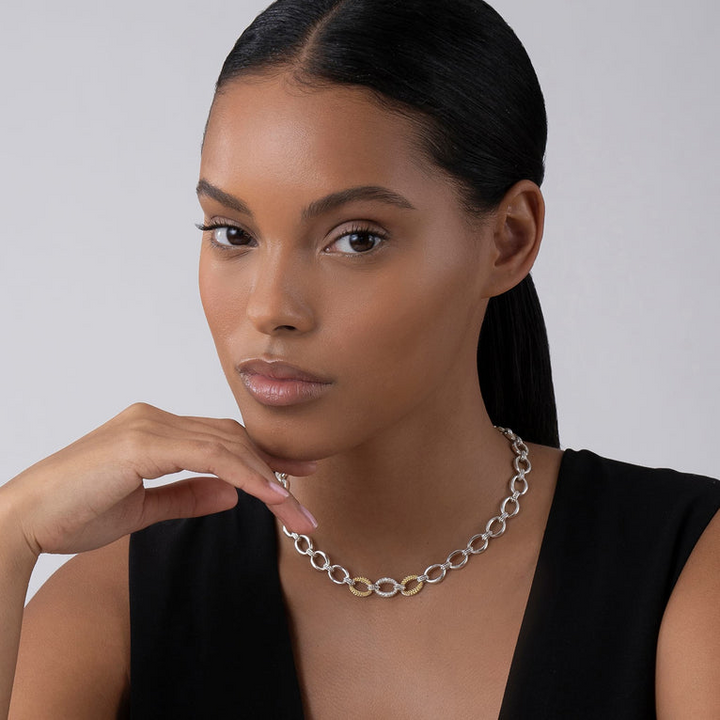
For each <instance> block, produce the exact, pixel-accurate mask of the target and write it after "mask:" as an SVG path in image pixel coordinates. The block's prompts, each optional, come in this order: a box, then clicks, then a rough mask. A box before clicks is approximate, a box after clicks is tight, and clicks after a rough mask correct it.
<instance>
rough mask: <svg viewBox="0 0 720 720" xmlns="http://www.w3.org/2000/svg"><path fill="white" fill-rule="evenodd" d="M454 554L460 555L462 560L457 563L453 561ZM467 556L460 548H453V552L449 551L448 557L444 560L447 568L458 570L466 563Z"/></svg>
mask: <svg viewBox="0 0 720 720" xmlns="http://www.w3.org/2000/svg"><path fill="white" fill-rule="evenodd" d="M456 555H460V556H461V557H462V560H461V561H460V562H459V563H457V564H456V563H454V562H453V558H454V557H455V556H456ZM467 561H468V556H467V555H465V553H464V552H463V551H462V550H455V551H454V552H451V553H450V554H449V555H448V559H447V560H446V562H447V566H448V570H459V569H460V568H462V567H465V566H466V565H467Z"/></svg>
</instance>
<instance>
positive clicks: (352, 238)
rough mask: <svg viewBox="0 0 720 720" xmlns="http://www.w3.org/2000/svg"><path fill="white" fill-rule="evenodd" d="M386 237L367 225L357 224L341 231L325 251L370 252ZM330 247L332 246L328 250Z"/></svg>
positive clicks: (351, 253) (360, 253)
mask: <svg viewBox="0 0 720 720" xmlns="http://www.w3.org/2000/svg"><path fill="white" fill-rule="evenodd" d="M386 239H387V237H386V236H385V235H384V234H383V233H380V232H378V231H377V230H373V229H372V228H369V227H362V226H357V227H353V228H351V229H350V230H349V231H347V232H345V233H343V234H342V235H341V236H340V237H339V238H338V239H337V240H335V241H334V242H333V243H332V244H331V245H329V246H328V248H327V249H326V252H339V253H342V254H344V255H362V254H366V253H370V252H372V251H373V250H375V249H376V248H377V247H378V246H380V245H382V243H384V242H385V240H386ZM330 248H334V249H333V250H330Z"/></svg>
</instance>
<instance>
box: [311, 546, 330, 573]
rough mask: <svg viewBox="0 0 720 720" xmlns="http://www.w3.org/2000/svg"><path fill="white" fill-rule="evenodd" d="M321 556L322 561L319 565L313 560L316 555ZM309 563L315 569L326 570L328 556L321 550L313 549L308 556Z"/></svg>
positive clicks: (328, 562)
mask: <svg viewBox="0 0 720 720" xmlns="http://www.w3.org/2000/svg"><path fill="white" fill-rule="evenodd" d="M318 556H319V557H321V558H322V559H323V561H324V563H323V565H322V566H320V565H318V564H317V563H316V562H315V558H316V557H318ZM310 564H311V565H312V566H313V567H314V568H315V569H316V570H327V569H328V568H329V567H330V558H329V557H328V556H327V555H326V554H325V553H324V552H323V551H322V550H315V551H314V552H313V554H312V556H311V557H310Z"/></svg>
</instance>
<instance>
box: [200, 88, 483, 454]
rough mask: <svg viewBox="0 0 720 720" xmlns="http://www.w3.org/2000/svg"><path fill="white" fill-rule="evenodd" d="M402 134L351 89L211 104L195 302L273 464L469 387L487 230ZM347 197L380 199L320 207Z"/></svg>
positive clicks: (380, 426)
mask: <svg viewBox="0 0 720 720" xmlns="http://www.w3.org/2000/svg"><path fill="white" fill-rule="evenodd" d="M410 138H411V127H410V125H409V124H408V122H407V120H405V119H403V118H401V117H398V116H395V115H393V114H390V113H389V112H387V111H386V110H383V109H381V108H380V107H379V106H377V105H376V104H374V103H373V102H372V100H371V99H370V96H369V95H368V94H367V93H366V91H364V90H361V89H356V88H345V87H338V86H332V87H330V88H327V89H322V90H314V91H312V92H308V91H307V90H303V89H300V88H298V87H297V86H294V85H292V84H290V83H289V82H288V80H287V77H286V76H276V77H274V78H271V77H269V76H267V77H263V78H262V79H254V80H252V81H247V80H239V81H234V82H232V83H230V84H229V85H226V86H225V88H224V92H223V93H222V94H221V95H219V96H218V97H217V98H216V101H215V103H214V106H213V109H212V112H211V116H210V120H209V123H208V128H207V133H206V137H205V143H204V146H203V153H202V163H201V171H200V185H199V198H200V202H201V205H202V207H203V210H204V214H205V224H206V225H220V226H223V227H222V228H221V229H216V230H207V231H205V232H204V234H203V243H202V252H201V258H200V292H201V297H202V302H203V307H204V309H205V314H206V316H207V320H208V323H209V326H210V330H211V332H212V335H213V338H214V340H215V344H216V347H217V352H218V355H219V357H220V361H221V363H222V367H223V370H224V372H225V375H226V377H227V379H228V382H229V384H230V387H231V389H232V392H233V394H234V396H235V399H236V401H237V404H238V406H239V408H240V411H241V413H242V416H243V419H244V421H245V424H246V427H247V430H248V433H249V435H250V437H251V438H252V439H253V440H254V441H255V442H256V443H257V444H258V445H259V446H260V447H262V448H263V449H265V450H266V451H268V452H270V453H273V454H275V455H278V456H285V457H295V458H299V459H320V458H322V457H327V456H329V455H332V454H336V453H339V452H343V451H348V450H350V449H352V448H356V447H358V446H361V445H363V444H364V443H367V442H372V440H373V439H374V438H379V437H381V436H382V435H384V434H388V433H389V434H390V435H391V434H392V428H393V427H399V426H400V425H401V424H402V423H404V422H414V421H420V422H426V423H427V422H432V420H433V418H438V417H443V414H442V413H443V412H445V411H447V410H448V408H451V407H452V406H453V403H454V402H456V399H457V398H458V397H459V395H460V394H461V393H467V392H468V391H470V392H474V393H477V392H479V390H478V385H477V377H476V374H475V373H476V370H475V352H476V347H477V337H478V333H479V329H480V324H481V321H482V315H483V312H484V309H485V304H486V303H485V302H484V300H483V298H484V294H483V293H484V284H485V281H486V279H487V274H488V266H489V265H490V264H491V261H489V260H488V258H489V257H490V255H489V252H490V250H489V245H490V244H491V238H490V235H491V230H489V229H488V228H489V227H490V225H489V224H487V223H486V224H484V226H482V227H480V226H479V225H478V224H476V226H475V228H474V229H473V228H472V227H471V225H470V224H469V222H468V219H467V217H466V216H465V215H464V214H463V213H462V211H461V210H460V207H459V204H458V201H457V198H456V195H455V193H454V191H453V189H452V186H451V184H450V183H449V182H448V180H447V179H446V177H444V176H443V175H442V173H441V172H440V171H439V170H437V169H436V168H434V167H431V166H429V165H425V164H423V162H422V161H421V159H420V156H419V154H418V152H417V150H415V149H413V147H412V145H411V142H410ZM361 187H372V188H383V189H384V190H382V191H379V190H376V191H375V192H374V193H371V192H369V191H365V193H364V195H362V196H361V195H357V196H356V197H355V198H353V199H351V200H350V201H347V202H328V203H319V204H318V200H320V199H321V198H325V197H326V196H335V194H336V193H346V192H347V191H348V190H350V189H353V188H361ZM341 199H342V198H341ZM227 228H230V229H227ZM215 243H218V244H220V246H218V245H216V244H215ZM254 360H259V361H261V362H259V363H253V362H251V363H250V364H249V365H247V364H246V363H247V362H248V361H254ZM263 360H265V361H268V362H270V363H272V362H274V361H282V362H284V363H289V364H291V365H293V366H295V367H297V368H299V369H300V370H302V371H304V372H305V373H307V374H309V375H312V376H315V377H316V378H317V379H319V380H321V381H322V382H307V381H306V380H303V379H302V378H298V373H297V372H296V371H294V370H292V369H290V370H288V369H287V368H282V367H281V366H279V365H275V367H274V368H273V366H272V365H270V366H268V365H264V364H263V363H262V361H263ZM278 368H279V370H278ZM272 375H276V376H280V377H275V378H272V377H271V376H272ZM288 375H290V376H292V377H290V378H289V379H287V376H288ZM438 413H440V414H438ZM423 417H424V418H425V419H424V420H422V418H423ZM399 424H400V425H399Z"/></svg>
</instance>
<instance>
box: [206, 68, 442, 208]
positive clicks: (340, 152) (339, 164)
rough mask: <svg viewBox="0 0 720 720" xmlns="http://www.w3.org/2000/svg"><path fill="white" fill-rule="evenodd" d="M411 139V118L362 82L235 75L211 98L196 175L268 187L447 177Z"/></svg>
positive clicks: (408, 182)
mask: <svg viewBox="0 0 720 720" xmlns="http://www.w3.org/2000/svg"><path fill="white" fill-rule="evenodd" d="M414 142H416V135H415V132H414V129H413V126H412V124H411V123H410V121H409V120H408V119H407V118H404V117H402V116H400V115H398V114H395V113H392V112H390V111H389V110H387V109H384V108H382V107H381V106H380V105H379V104H378V103H377V102H375V101H374V100H373V98H372V95H371V93H370V92H369V91H367V90H364V89H362V88H354V87H343V86H335V85H333V86H327V87H324V88H322V89H312V90H308V89H305V88H301V87H298V86H297V85H294V84H293V83H292V82H291V81H289V80H288V78H287V77H286V76H284V75H281V76H273V77H263V78H261V79H257V78H253V79H251V80H243V79H241V80H235V81H232V82H230V83H229V84H228V85H226V86H225V88H224V89H223V92H222V93H220V94H219V95H218V96H217V97H216V98H215V102H214V104H213V108H212V111H211V114H210V119H209V121H208V126H207V132H206V136H205V142H204V145H203V153H202V168H201V174H202V176H203V177H204V178H206V179H208V180H209V181H210V182H212V183H213V184H215V185H219V186H221V187H225V188H230V187H233V186H235V187H237V185H238V183H239V184H240V185H242V186H244V185H246V184H248V183H252V185H253V186H254V187H264V188H265V189H267V190H268V191H272V192H282V191H283V190H284V189H285V190H293V189H296V188H297V187H298V184H300V185H302V186H305V187H308V186H313V187H315V188H317V189H318V190H319V189H320V188H334V187H340V186H342V187H345V186H347V185H349V184H350V185H360V184H364V183H367V184H376V185H386V186H389V187H392V188H393V189H396V190H399V191H400V192H403V191H405V192H408V193H410V194H413V193H420V194H422V191H423V188H424V189H425V192H434V193H437V191H438V187H437V186H438V184H441V185H447V183H446V182H443V181H442V178H441V173H440V172H438V171H435V170H434V169H433V168H432V167H431V166H430V165H429V164H428V163H427V162H426V161H425V160H424V158H423V157H422V156H421V154H420V153H419V151H418V150H417V148H416V147H414V145H413V143H414ZM430 186H432V190H431V189H430Z"/></svg>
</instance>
